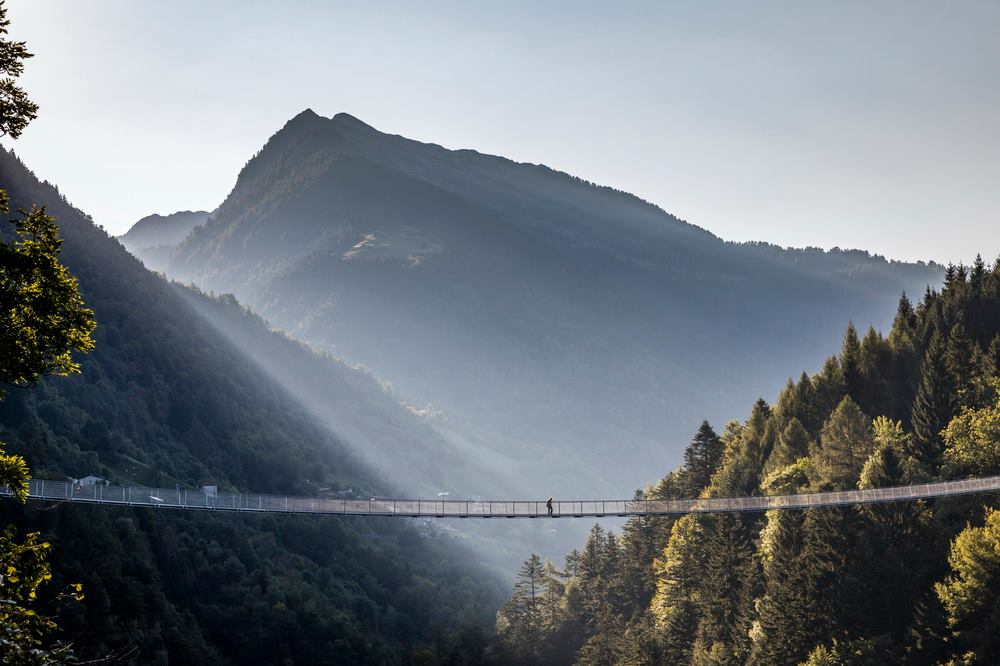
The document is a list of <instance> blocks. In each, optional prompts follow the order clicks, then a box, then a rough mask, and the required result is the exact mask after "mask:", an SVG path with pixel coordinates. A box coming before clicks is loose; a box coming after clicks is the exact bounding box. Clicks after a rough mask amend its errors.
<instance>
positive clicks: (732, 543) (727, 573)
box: [697, 514, 758, 664]
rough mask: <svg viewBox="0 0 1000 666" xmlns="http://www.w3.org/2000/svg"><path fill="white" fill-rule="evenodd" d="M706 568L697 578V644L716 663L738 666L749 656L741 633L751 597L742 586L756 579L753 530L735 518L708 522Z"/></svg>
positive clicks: (745, 637) (705, 553)
mask: <svg viewBox="0 0 1000 666" xmlns="http://www.w3.org/2000/svg"><path fill="white" fill-rule="evenodd" d="M706 522H707V523H708V525H707V527H706V534H707V536H706V538H705V545H704V547H703V549H704V558H705V568H704V571H703V574H702V575H701V577H700V578H699V583H700V584H699V591H698V596H697V599H698V616H699V619H700V621H699V624H698V632H697V642H698V644H700V645H701V646H703V647H704V649H705V650H707V654H712V655H714V657H713V658H714V659H716V660H717V662H716V663H720V664H741V663H744V662H745V661H746V656H747V653H748V651H749V636H748V635H747V631H746V629H747V628H748V626H746V625H748V622H743V620H749V618H748V615H749V614H750V609H749V608H746V607H744V603H745V602H747V601H749V599H750V598H752V596H753V595H752V594H747V593H746V587H747V586H748V585H752V584H753V582H754V581H755V580H756V579H757V575H758V572H757V571H756V567H755V561H754V547H753V543H752V528H751V527H750V526H749V525H748V524H747V523H746V521H745V519H744V518H743V517H742V516H740V515H737V514H722V515H719V516H716V517H714V518H712V519H710V520H708V521H706Z"/></svg>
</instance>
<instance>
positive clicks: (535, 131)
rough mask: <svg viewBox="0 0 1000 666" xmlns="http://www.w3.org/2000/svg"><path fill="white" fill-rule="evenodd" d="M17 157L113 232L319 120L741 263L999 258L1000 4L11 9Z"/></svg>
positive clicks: (217, 197) (209, 186) (188, 200)
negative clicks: (544, 183) (777, 253)
mask: <svg viewBox="0 0 1000 666" xmlns="http://www.w3.org/2000/svg"><path fill="white" fill-rule="evenodd" d="M7 6H8V8H9V17H10V18H11V19H12V21H13V25H12V28H11V34H12V36H13V37H15V38H17V39H23V40H26V41H27V42H28V45H29V47H30V48H31V50H32V51H33V52H34V53H36V57H35V58H34V59H33V60H31V61H29V63H28V67H27V72H26V74H25V76H24V77H23V79H22V82H23V85H24V87H25V88H26V89H27V90H28V92H29V93H30V94H31V95H32V96H33V97H34V99H35V100H36V101H37V102H38V103H39V104H40V105H41V112H40V115H39V118H38V120H36V121H35V122H34V123H33V124H32V125H31V126H30V127H29V128H28V130H27V131H26V132H25V134H24V136H23V137H22V138H21V139H20V140H18V141H17V142H10V141H6V142H5V143H6V144H7V145H11V144H12V143H13V147H14V149H15V150H16V152H17V153H18V154H19V155H20V156H21V157H22V158H23V159H25V161H26V162H27V163H28V165H29V166H30V167H31V168H32V169H33V170H34V171H35V172H36V173H37V174H38V175H39V176H41V177H43V178H45V179H48V180H50V181H52V182H54V183H56V184H58V185H59V187H60V189H61V190H62V191H63V192H64V193H65V194H66V195H67V196H68V197H69V198H70V200H71V201H73V202H74V203H75V204H76V205H77V206H79V207H80V208H82V209H83V210H85V211H86V212H89V213H91V214H92V215H93V216H94V218H95V220H96V221H97V222H98V223H100V224H103V225H104V226H105V227H106V228H108V229H109V230H111V231H113V232H115V233H121V232H124V231H125V230H126V229H127V228H128V226H129V225H130V224H131V223H132V222H134V221H135V220H136V219H138V218H139V217H142V216H143V215H146V214H148V213H151V212H160V213H167V212H172V211H175V210H178V209H195V208H205V209H209V210H211V209H213V208H215V207H216V206H217V205H218V204H219V203H220V202H221V201H222V199H223V198H224V197H225V196H226V194H227V193H228V191H229V189H230V188H231V187H232V185H233V183H234V182H235V178H236V174H237V172H238V171H239V169H240V168H241V167H242V166H243V164H244V163H245V162H246V160H247V159H248V158H249V157H250V156H251V155H252V154H253V153H254V152H255V151H256V150H258V149H259V148H260V147H261V146H262V145H263V144H264V142H265V141H266V140H267V138H268V137H269V136H270V135H271V134H273V133H274V132H275V131H276V130H277V129H278V128H280V127H281V125H282V124H283V123H284V122H285V121H286V120H287V119H289V118H290V117H292V116H293V115H295V114H296V113H297V112H299V111H301V110H302V109H304V108H306V107H311V108H312V109H314V110H315V111H316V112H317V113H319V114H320V115H324V116H332V115H333V114H335V113H337V112H340V111H346V112H348V113H351V114H353V115H355V116H358V117H359V118H361V119H362V120H364V121H366V122H368V123H369V124H371V125H374V126H375V127H376V128H378V129H380V130H383V131H386V132H391V133H395V134H403V135H405V136H408V137H411V138H415V139H419V140H423V141H432V142H435V143H440V144H442V145H444V146H447V147H449V148H475V149H477V150H480V151H482V152H489V153H496V154H502V155H505V156H508V157H511V158H513V159H516V160H521V161H527V162H541V163H544V164H547V165H549V166H552V167H554V168H557V169H561V170H564V171H568V172H570V173H573V174H575V175H578V176H581V177H583V178H587V179H588V180H592V181H596V182H598V183H601V184H606V185H611V186H613V187H617V188H620V189H623V190H628V191H630V192H633V193H635V194H637V195H639V196H641V197H643V198H645V199H648V200H650V201H653V202H655V203H657V204H659V205H660V206H662V207H663V208H665V209H666V210H668V211H670V212H672V213H674V214H676V215H678V216H680V217H682V218H684V219H687V220H688V221H690V222H693V223H695V224H698V225H700V226H702V227H705V228H707V229H709V230H711V231H713V232H714V233H716V234H718V235H720V236H722V237H723V238H727V239H733V240H767V241H772V242H776V243H779V244H781V245H794V246H802V245H819V246H823V247H831V246H834V245H839V246H841V247H861V248H866V249H870V250H873V251H876V252H879V253H882V254H885V255H887V256H890V257H896V258H903V259H936V260H939V261H948V260H952V261H960V260H964V261H968V260H970V259H971V258H972V257H973V256H974V255H975V253H976V252H977V251H980V252H982V253H983V254H984V255H986V256H988V258H989V259H992V258H994V257H996V255H997V254H998V253H1000V38H998V37H997V35H998V34H1000V2H996V1H989V2H926V3H922V2H911V1H908V0H907V1H903V0H900V1H899V2H834V1H830V2H793V1H789V2H783V3H766V2H760V3H744V2H728V3H719V4H716V3H712V2H705V1H701V0H699V1H697V2H654V3H648V4H646V3H622V2H596V3H592V4H588V3H582V2H567V3H549V2H526V3H523V4H522V3H514V2H508V1H506V0H505V1H504V2H494V3H486V2H466V3H436V2H407V3H399V4H396V3H375V2H359V3H343V4H340V3H332V2H320V1H314V2H308V1H301V2H291V1H285V2H259V1H253V0H212V1H208V0H197V1H195V0H170V1H169V2H162V1H154V0H92V1H88V2H79V1H78V0H8V2H7Z"/></svg>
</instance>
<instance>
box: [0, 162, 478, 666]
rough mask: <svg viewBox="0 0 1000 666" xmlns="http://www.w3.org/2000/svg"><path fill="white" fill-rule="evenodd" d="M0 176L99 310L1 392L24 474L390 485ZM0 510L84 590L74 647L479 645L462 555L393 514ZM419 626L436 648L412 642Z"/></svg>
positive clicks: (205, 656) (262, 657) (150, 655)
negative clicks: (90, 342)
mask: <svg viewBox="0 0 1000 666" xmlns="http://www.w3.org/2000/svg"><path fill="white" fill-rule="evenodd" d="M0 184H2V186H3V187H4V188H5V189H6V190H7V192H8V193H9V194H10V196H11V198H12V206H13V207H14V208H18V207H24V208H27V207H30V205H31V204H32V203H44V204H47V205H48V211H49V213H51V214H53V215H54V216H56V218H57V220H58V222H59V223H60V225H61V229H62V235H63V238H64V241H65V242H64V245H63V249H64V253H63V260H64V261H65V263H66V264H67V265H68V266H69V267H70V269H71V270H72V271H73V273H74V274H75V275H76V276H77V277H78V278H79V280H80V288H81V291H82V292H83V295H84V298H85V299H86V302H87V304H88V306H90V307H92V308H93V309H94V311H95V315H96V319H97V321H98V328H97V331H96V332H95V339H96V341H97V349H96V351H95V352H94V353H93V354H91V355H89V356H87V357H84V358H83V359H81V361H82V366H83V372H82V374H81V375H80V376H77V377H73V378H68V379H63V378H60V379H56V380H52V381H44V382H42V383H41V385H40V386H38V387H36V388H34V389H31V390H24V391H12V392H11V394H10V396H9V398H8V399H7V400H6V401H5V402H3V403H0V428H2V437H3V439H4V440H5V441H6V442H7V443H8V445H9V449H10V450H11V451H14V452H17V453H21V454H23V455H24V456H25V457H26V458H27V460H28V461H29V463H30V464H31V466H32V468H33V469H34V471H35V473H36V474H37V475H39V476H52V477H58V476H59V475H62V474H67V475H72V476H74V477H80V476H83V475H85V474H100V475H102V476H106V477H109V478H111V479H112V480H115V481H119V482H129V481H131V480H133V479H134V480H135V482H136V483H143V484H152V485H168V486H171V487H172V486H174V484H181V485H184V486H185V487H197V485H199V484H202V483H217V484H219V485H220V486H221V487H228V488H231V489H242V488H252V489H254V490H262V491H271V492H302V493H315V492H318V491H319V490H320V489H321V488H333V489H344V488H347V487H351V488H354V489H355V490H356V491H358V492H363V493H364V492H371V491H372V490H374V489H377V488H384V487H385V482H384V481H383V480H382V479H380V478H379V477H378V476H376V475H375V474H374V473H372V472H371V471H370V470H368V469H367V468H366V467H365V465H363V464H362V463H361V462H360V461H358V460H357V458H356V457H355V456H353V455H352V454H351V452H350V451H349V450H348V449H347V448H346V447H345V445H344V443H343V442H342V441H341V440H339V439H338V438H337V437H336V436H334V435H333V434H331V432H330V430H328V429H327V428H326V427H324V425H323V424H321V423H320V422H318V421H317V420H316V419H315V418H313V416H312V415H310V414H309V413H308V412H307V411H306V410H305V409H303V408H302V407H301V406H299V404H298V403H297V402H296V401H295V400H294V399H293V398H292V396H291V395H290V394H289V393H288V392H287V391H285V390H284V389H283V388H281V387H280V386H279V385H278V384H277V383H275V382H274V381H273V380H272V379H271V378H270V377H268V375H267V374H266V373H265V372H264V371H263V370H261V369H260V368H259V367H258V366H257V365H256V364H255V363H253V362H252V361H251V359H249V358H248V357H247V356H246V355H245V354H243V353H242V352H240V351H239V349H238V348H237V347H235V346H234V345H233V344H232V343H231V342H229V341H228V340H226V339H225V338H224V337H223V336H222V335H220V334H219V333H218V331H217V330H216V329H215V328H214V327H213V326H212V325H210V324H209V323H208V322H206V321H205V320H203V319H202V317H201V316H200V315H199V314H198V313H197V311H196V310H195V309H194V308H192V307H191V305H190V304H189V303H188V301H186V300H185V299H184V298H183V297H181V296H180V295H179V294H178V293H177V292H176V291H175V289H174V288H173V287H171V285H169V284H168V283H167V282H166V281H165V280H163V279H162V278H160V277H158V276H156V275H154V274H152V273H150V272H148V271H147V270H146V269H144V268H143V267H142V265H141V264H140V263H139V262H138V261H137V260H136V259H134V258H133V257H132V256H131V255H129V254H128V253H127V252H125V250H124V249H123V248H122V247H121V246H120V245H119V244H118V243H117V242H116V241H114V240H113V239H111V238H109V237H108V236H107V235H105V234H104V233H103V232H102V231H100V230H99V229H97V228H96V227H95V226H94V225H93V224H92V223H91V221H90V220H89V219H88V218H86V217H85V216H84V215H82V214H81V213H80V212H79V211H76V210H75V209H73V208H71V207H70V206H69V205H67V204H66V203H65V202H64V201H62V200H61V199H60V198H59V195H58V193H57V192H56V191H55V190H54V189H53V188H51V187H49V186H47V185H43V184H41V183H39V182H38V181H37V180H36V179H35V178H34V176H33V175H32V174H31V173H30V172H28V171H27V170H26V169H25V168H24V167H23V166H22V165H21V164H20V163H18V162H17V160H16V159H15V158H13V157H12V156H11V155H10V154H8V153H6V152H3V153H0ZM4 233H9V230H7V229H5V230H4ZM353 390H355V389H353V388H346V389H344V390H343V395H344V398H343V399H345V400H350V399H352V398H351V391H353ZM0 511H2V512H3V514H4V517H5V518H10V519H13V520H15V521H16V523H17V524H18V525H19V527H20V528H21V529H37V530H41V531H42V532H43V533H44V534H45V537H46V538H47V539H49V540H50V541H51V542H52V543H53V551H54V555H53V561H54V563H55V565H56V567H57V570H56V572H55V573H56V577H55V578H56V579H55V581H54V582H53V585H54V586H60V585H62V584H64V583H66V582H68V581H80V582H82V583H83V584H84V586H85V590H86V594H87V600H86V603H85V605H84V606H83V607H82V608H75V609H71V611H70V612H69V613H68V614H67V616H66V617H64V618H63V619H62V622H61V623H62V625H63V626H64V627H65V629H66V631H67V635H68V636H67V637H68V638H70V639H71V640H73V641H74V642H75V644H76V647H77V652H78V654H80V655H81V656H82V657H88V658H99V657H103V656H105V655H107V654H108V653H109V652H126V651H128V650H129V649H130V648H135V649H136V650H137V652H136V653H135V654H134V655H132V659H133V660H135V661H136V662H140V663H172V664H184V663H191V664H195V663H205V661H207V660H211V661H217V662H221V663H282V662H290V663H337V664H342V663H409V662H410V661H411V656H410V655H411V653H413V652H414V651H424V650H427V651H430V652H432V653H436V654H437V656H438V657H439V658H441V659H445V658H447V654H448V653H450V652H451V651H459V650H463V649H466V647H469V646H472V647H471V648H469V649H475V647H474V646H475V645H476V644H477V643H476V642H477V641H478V640H479V639H478V638H477V632H478V629H477V627H478V626H481V624H482V623H483V622H488V621H489V620H490V617H491V615H492V613H491V610H490V609H491V608H495V606H496V595H497V587H496V584H495V583H494V582H493V581H492V579H491V577H490V576H489V575H487V574H485V573H484V572H483V570H482V568H481V567H480V566H478V565H475V564H470V562H475V561H476V558H474V557H472V556H471V555H469V554H468V553H466V552H465V551H464V550H462V549H461V548H458V547H456V546H454V545H453V544H451V543H450V540H448V539H444V538H442V537H440V536H438V535H437V534H436V533H434V532H427V531H425V530H423V529H422V528H421V527H420V526H418V525H411V524H407V523H404V522H402V521H398V522H397V521H374V522H366V521H350V520H337V519H330V520H320V521H317V520H312V519H306V520H300V519H298V518H295V517H291V516H274V517H267V516H258V517H254V516H244V515H235V516H223V515H215V514H210V513H206V514H183V513H180V512H159V511H148V510H145V511H144V510H135V511H132V510H127V509H104V508H103V507H72V506H59V507H28V508H19V507H14V506H12V505H11V504H10V503H7V502H4V503H0ZM458 618H464V619H462V620H459V619H458ZM463 623H467V624H468V632H467V633H466V634H463V635H465V638H462V636H460V635H459V633H458V629H459V628H460V626H461V625H462V624H463ZM234 628H244V629H248V630H247V631H236V630H234ZM251 629H252V630H251ZM432 640H433V642H434V644H435V645H438V644H439V647H434V646H428V647H422V646H421V645H422V644H428V645H429V644H430V643H431V642H432ZM480 642H481V641H480Z"/></svg>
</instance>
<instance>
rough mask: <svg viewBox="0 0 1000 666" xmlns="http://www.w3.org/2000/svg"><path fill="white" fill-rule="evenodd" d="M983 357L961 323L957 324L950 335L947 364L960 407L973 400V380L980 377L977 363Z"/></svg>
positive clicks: (946, 355)
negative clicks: (977, 376)
mask: <svg viewBox="0 0 1000 666" xmlns="http://www.w3.org/2000/svg"><path fill="white" fill-rule="evenodd" d="M981 355H982V352H981V351H980V350H979V348H978V346H977V345H976V343H975V342H973V340H972V338H970V337H969V336H968V334H967V333H966V332H965V327H964V326H962V324H961V323H958V324H955V325H954V326H953V327H952V329H951V333H949V334H948V345H947V349H946V351H945V363H946V364H947V366H948V371H949V372H950V373H951V381H952V385H953V386H954V387H955V390H956V392H957V394H956V398H957V400H958V404H959V405H968V404H969V401H970V400H971V399H972V386H973V379H974V378H975V377H976V375H978V374H979V373H978V368H977V361H978V360H979V357H980V356H981Z"/></svg>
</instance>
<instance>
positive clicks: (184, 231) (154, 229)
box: [118, 210, 209, 270]
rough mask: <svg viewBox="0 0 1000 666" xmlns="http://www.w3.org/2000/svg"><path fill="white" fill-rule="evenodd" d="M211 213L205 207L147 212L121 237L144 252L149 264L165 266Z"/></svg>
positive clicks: (128, 245)
mask: <svg viewBox="0 0 1000 666" xmlns="http://www.w3.org/2000/svg"><path fill="white" fill-rule="evenodd" d="M208 215H209V213H208V212H207V211H203V210H197V211H192V210H183V211H178V212H176V213H171V214H170V215H157V214H153V215H147V216H146V217H144V218H142V219H141V220H139V221H138V222H136V223H135V224H133V225H132V228H131V229H129V230H128V233H125V234H123V235H121V236H119V237H118V240H119V241H121V243H122V245H124V246H125V247H126V248H128V250H129V251H130V252H132V254H136V255H138V254H141V255H142V256H143V261H144V262H145V263H146V265H147V266H148V267H149V268H152V269H154V270H158V269H160V268H162V267H163V266H164V265H165V264H166V261H167V259H168V258H169V257H170V252H171V250H173V248H174V246H175V245H177V244H178V243H180V242H181V241H182V240H184V237H185V236H187V235H188V234H189V233H191V230H192V229H194V228H195V227H196V226H198V225H200V224H205V221H206V220H208Z"/></svg>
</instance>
